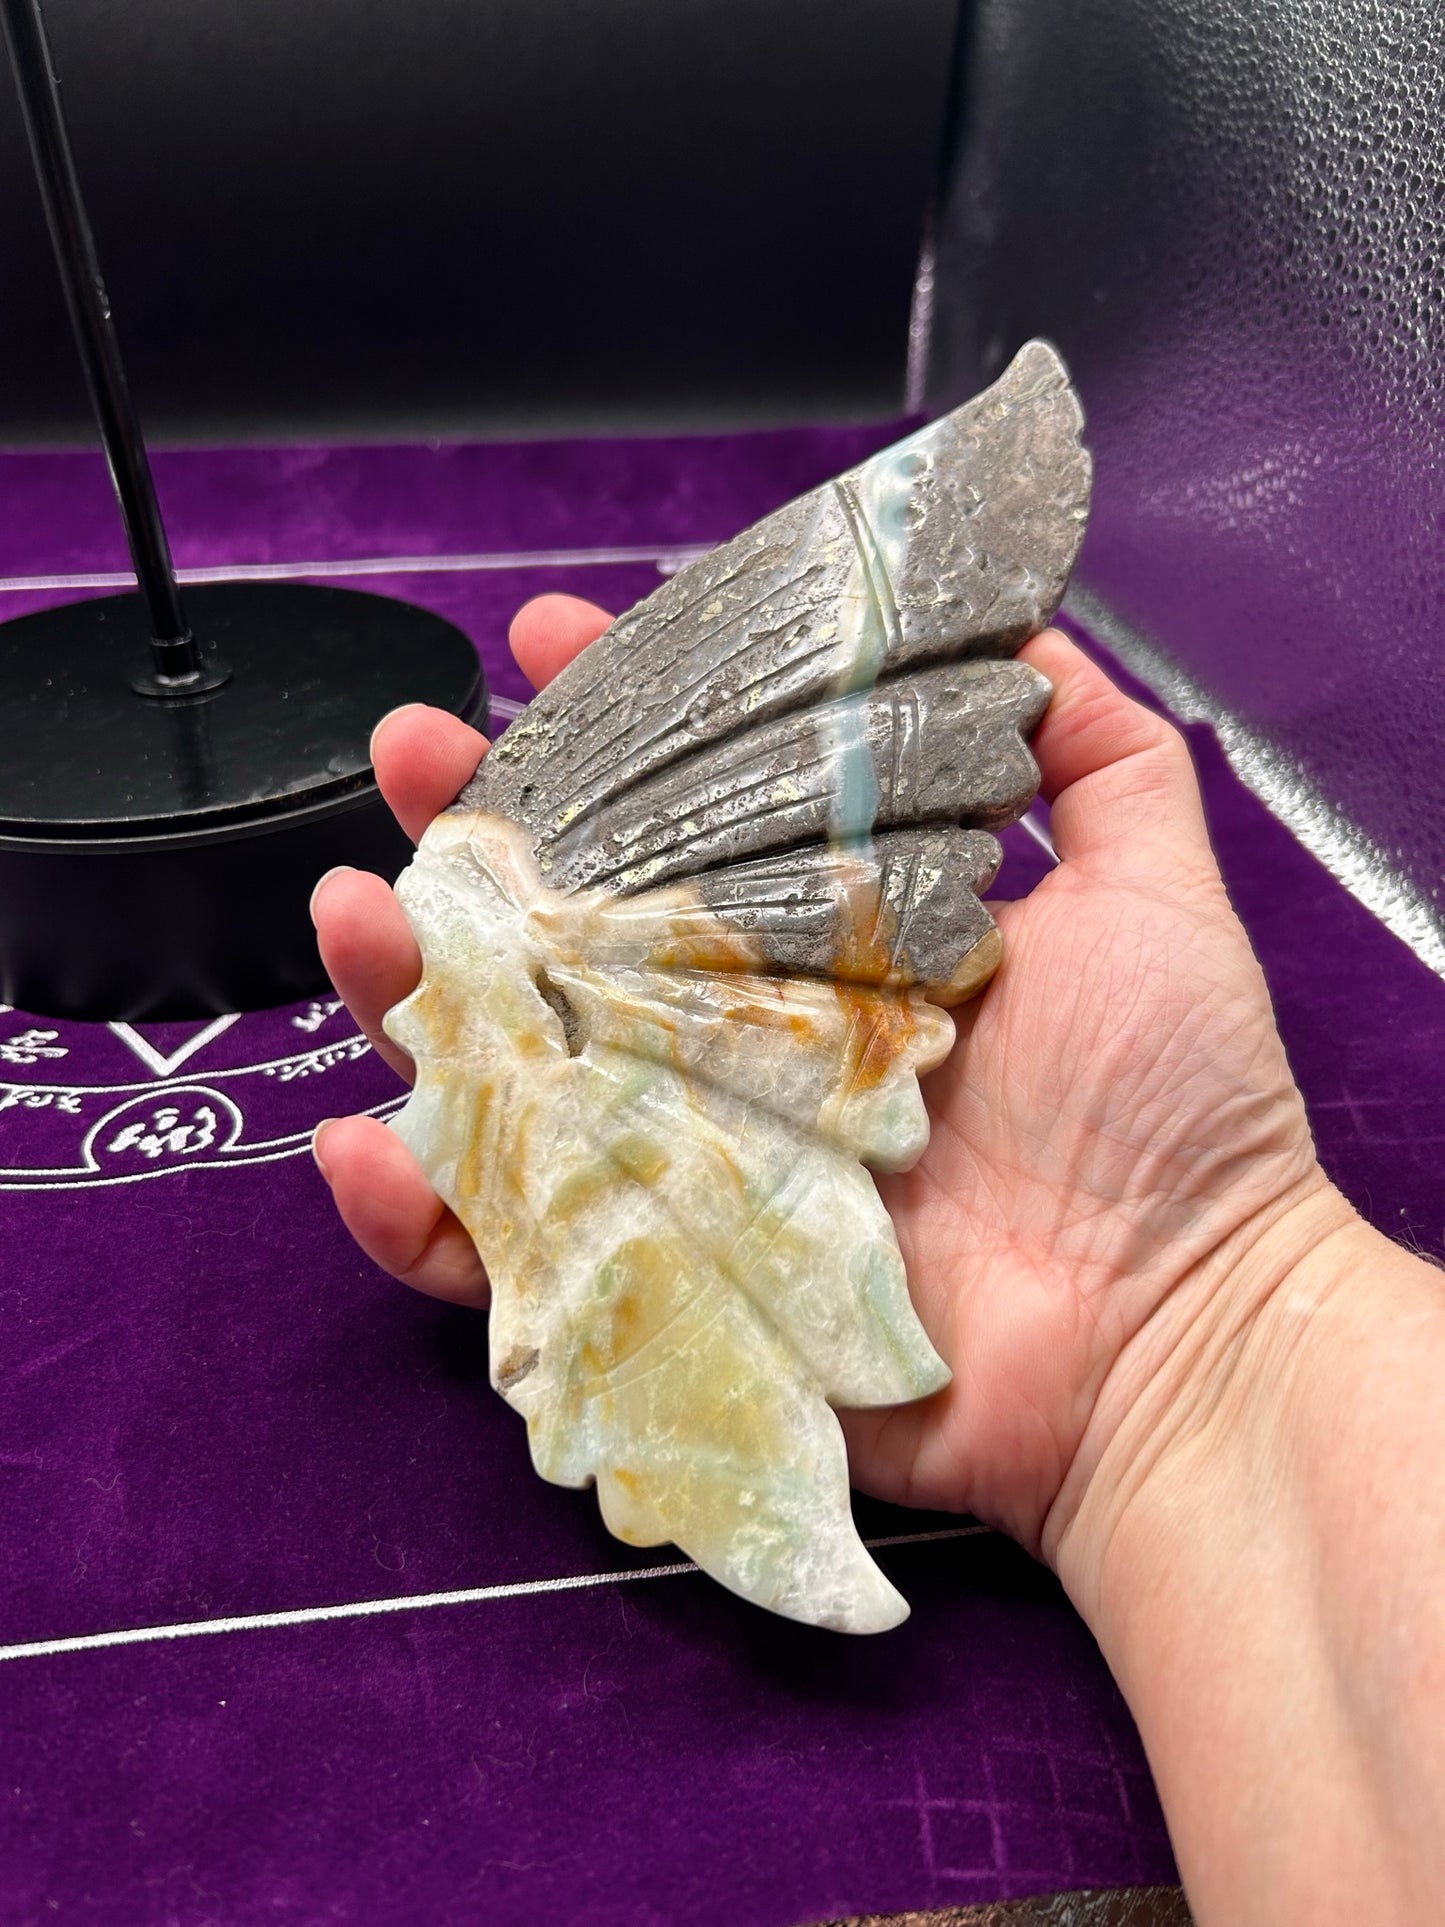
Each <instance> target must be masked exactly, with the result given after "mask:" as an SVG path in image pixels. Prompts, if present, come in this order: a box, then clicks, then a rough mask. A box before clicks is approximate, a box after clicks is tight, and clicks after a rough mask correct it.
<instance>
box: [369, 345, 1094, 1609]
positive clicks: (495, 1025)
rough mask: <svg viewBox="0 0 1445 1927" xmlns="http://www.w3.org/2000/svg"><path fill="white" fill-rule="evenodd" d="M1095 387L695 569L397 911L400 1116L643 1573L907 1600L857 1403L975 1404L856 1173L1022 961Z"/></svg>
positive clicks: (794, 516) (512, 766)
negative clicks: (948, 1398)
mask: <svg viewBox="0 0 1445 1927" xmlns="http://www.w3.org/2000/svg"><path fill="white" fill-rule="evenodd" d="M1081 426H1082V417H1081V414H1080V411H1079V406H1078V402H1077V400H1076V398H1075V396H1074V394H1073V391H1072V389H1071V388H1070V387H1069V384H1068V377H1067V374H1066V373H1065V371H1064V369H1063V366H1062V364H1061V363H1060V362H1059V360H1058V357H1057V356H1056V355H1055V354H1054V352H1053V351H1052V350H1051V349H1050V348H1048V347H1047V346H1046V345H1045V344H1044V343H1041V342H1032V343H1029V344H1028V345H1027V346H1026V347H1025V348H1024V349H1023V350H1022V351H1021V353H1020V354H1019V356H1018V357H1017V359H1016V360H1015V362H1014V363H1013V365H1012V366H1011V367H1010V368H1009V370H1008V371H1007V372H1006V373H1005V375H1004V376H1003V377H1002V378H1001V379H1000V381H999V382H998V383H996V384H995V386H994V387H993V388H991V389H990V390H988V391H987V392H986V393H985V394H983V395H981V396H979V397H977V398H975V400H973V401H972V402H970V403H968V404H967V405H966V406H965V407H963V408H961V409H959V410H958V411H957V412H956V413H954V414H953V415H950V416H947V417H945V418H944V419H943V420H942V421H939V422H936V423H933V424H932V425H930V426H929V427H927V428H924V429H921V430H919V431H918V432H917V433H916V434H914V435H912V436H910V437H908V438H907V439H906V440H905V441H903V442H900V443H899V444H897V445H896V446H895V447H893V448H891V449H885V450H884V451H883V452H882V453H881V454H879V455H876V456H874V457H873V458H872V459H871V460H869V461H867V462H865V463H864V464H862V465H861V466H860V467H858V468H856V469H853V470H851V471H850V472H849V473H847V474H845V475H843V476H841V477H840V478H839V479H838V480H836V481H834V482H831V483H828V484H825V485H824V486H823V487H822V488H820V489H817V490H815V491H814V492H813V493H812V494H811V495H807V496H804V497H802V498H801V499H800V500H798V501H796V502H793V503H791V504H789V505H788V506H786V507H784V508H782V509H780V510H778V511H777V512H776V513H775V514H773V515H771V516H769V517H767V518H766V519H765V520H764V521H762V522H760V523H758V524H757V525H756V526H755V527H753V528H752V529H749V530H747V531H746V532H745V533H744V534H742V535H740V536H738V537H737V538H736V539H735V540H733V541H732V542H730V543H727V544H724V546H723V547H722V548H720V549H717V550H715V551H713V552H712V553H711V554H709V555H707V556H704V557H702V558H701V559H700V560H698V561H696V562H694V563H692V564H691V565H690V566H688V567H685V568H683V569H682V570H680V571H679V572H678V574H677V575H675V576H674V577H673V578H672V579H671V580H670V581H669V582H668V583H666V584H665V586H664V587H662V588H661V589H659V590H657V591H656V593H655V594H653V595H652V596H651V597H649V598H648V599H647V600H646V601H645V602H643V603H642V604H640V605H639V606H638V607H637V608H636V609H634V610H633V611H632V612H631V613H630V614H628V615H626V616H623V617H622V618H620V619H619V620H618V621H617V622H615V623H614V624H613V625H612V627H611V628H610V629H609V630H608V632H607V633H606V635H604V636H603V637H602V638H601V639H600V640H599V641H598V642H597V643H595V644H594V645H593V647H592V648H591V649H589V650H588V651H587V652H586V653H585V654H584V655H583V656H582V657H580V658H579V659H578V660H577V662H576V663H574V664H573V665H572V666H571V667H570V668H569V669H568V670H566V671H564V672H563V674H562V675H561V676H559V677H558V678H557V680H556V682H555V683H553V684H552V685H551V686H550V688H549V689H548V690H547V692H546V693H545V694H544V695H542V696H540V697H539V698H538V699H537V700H536V701H535V702H533V703H532V704H531V706H530V708H529V709H528V711H527V712H526V713H525V714H524V715H523V716H522V717H521V719H520V720H519V721H518V722H517V723H516V724H515V725H514V727H513V728H512V729H511V730H510V731H508V733H507V734H506V736H505V737H503V739H502V741H501V742H500V743H499V744H498V746H497V748H496V749H495V750H494V751H492V752H491V754H490V755H489V756H488V757H487V758H486V759H485V760H484V762H483V763H482V765H481V767H480V769H479V770H478V772H477V775H476V776H475V778H474V779H473V780H472V781H471V782H470V783H469V784H468V785H467V786H466V788H465V789H464V790H463V792H462V794H461V796H460V797H459V798H458V799H457V802H456V803H455V804H454V805H453V806H452V807H451V808H450V809H449V810H447V811H445V812H443V814H442V815H441V816H440V817H439V818H438V819H437V821H436V822H435V823H434V824H433V825H432V827H431V829H430V830H429V832H428V833H427V836H426V838H425V839H424V841H423V843H422V846H421V849H420V851H419V853H418V856H417V858H416V861H415V862H414V864H413V865H412V867H411V868H410V869H409V870H408V871H407V873H406V874H405V875H404V876H403V878H402V879H401V882H400V883H399V885H398V895H399V896H400V899H401V902H402V905H403V908H404V909H405V910H406V913H407V916H408V918H409V920H410V922H411V925H412V928H413V930H414V931H415V932H416V935H417V938H418V941H419V942H420V945H421V948H422V954H423V960H424V976H423V980H422V983H421V985H420V987H419V989H418V990H417V991H416V992H415V994H414V995H413V996H412V997H411V998H409V999H408V1000H407V1001H406V1002H405V1003H404V1004H402V1005H400V1006H399V1007H398V1008H397V1009H396V1010H395V1011H393V1012H392V1013H391V1014H390V1016H389V1018H388V1020H387V1028H388V1030H389V1032H390V1034H391V1035H392V1037H393V1038H394V1039H395V1040H396V1042H397V1043H399V1044H401V1045H402V1046H403V1047H404V1048H405V1049H407V1050H408V1051H409V1052H410V1053H411V1056H412V1058H413V1059H414V1061H415V1063H416V1066H417V1084H416V1090H415V1093H414V1095H413V1097H412V1098H411V1100H410V1102H409V1103H408V1105H407V1106H406V1108H405V1110H404V1111H403V1112H402V1113H401V1115H400V1116H399V1118H398V1119H397V1125H396V1128H397V1129H398V1130H399V1131H400V1132H401V1134H402V1136H403V1137H404V1138H405V1139H406V1141H407V1143H408V1144H409V1145H410V1146H411V1147H412V1149H413V1150H414V1151H415V1152H416V1154H417V1156H418V1157H419V1159H420V1160H421V1162H422V1164H423V1165H424V1167H425V1168H426V1170H427V1172H428V1174H429V1175H430V1176H431V1178H432V1180H433V1182H434V1183H435V1184H436V1186H437V1189H438V1191H439V1192H440V1194H441V1196H442V1197H443V1198H445V1199H446V1201H447V1202H448V1204H450V1205H451V1207H452V1209H453V1210H454V1211H455V1212H456V1213H457V1215H458V1216H459V1217H460V1218H461V1220H462V1222H463V1223H464V1224H465V1225H466V1227H467V1229H468V1230H469V1231H470V1232H471V1234H472V1236H473V1238H474V1240H475V1242H476V1245H477V1248H478V1250H479V1252H480V1253H481V1255H482V1257H483V1260H484V1262H485V1263H486V1266H487V1269H488V1272H489V1274H490V1276H491V1280H492V1286H493V1311H492V1350H493V1360H494V1367H493V1369H494V1383H495V1384H496V1385H497V1388H498V1389H499V1390H500V1391H501V1392H502V1393H503V1395H504V1396H505V1397H506V1398H507V1399H508V1400H509V1402H510V1403H512V1404H513V1405H514V1406H515V1407H516V1408H517V1409H518V1410H519V1411H521V1412H522V1413H523V1414H524V1416H525V1417H526V1420H527V1424H528V1431H529V1437H530V1442H531V1447H532V1457H533V1462H534V1464H535V1465H536V1467H537V1469H538V1471H539V1472H540V1473H541V1474H542V1475H543V1476H544V1477H545V1478H548V1479H551V1480H553V1481H555V1482H556V1483H558V1484H562V1485H589V1484H593V1483H595V1484H596V1486H597V1489H598V1497H599V1502H600V1504H601V1508H602V1513H603V1517H604V1518H605V1519H606V1521H607V1523H608V1525H609V1526H610V1527H611V1529H612V1530H613V1531H614V1532H615V1533H616V1534H617V1535H618V1537H619V1538H622V1539H623V1540H625V1541H627V1542H628V1543H629V1544H633V1545H657V1544H662V1543H664V1542H667V1541H674V1542H675V1543H676V1544H678V1545H679V1546H680V1547H682V1548H683V1550H684V1551H686V1552H687V1553H689V1554H690V1555H691V1556H692V1557H693V1558H694V1559H695V1560H696V1561H697V1562H698V1564H699V1565H701V1566H702V1567H703V1568H704V1569H705V1570H706V1571H708V1572H710V1573H712V1574H713V1575H714V1576H715V1577H716V1578H718V1579H720V1580H721V1581H722V1582H723V1583H724V1584H725V1585H728V1586H730V1587H732V1588H733V1590H735V1591H737V1592H739V1593H742V1594H743V1595H744V1596H745V1597H747V1598H750V1599H753V1600H756V1601H757V1602H758V1603H760V1604H762V1605H765V1606H768V1607H770V1608H771V1609H772V1610H774V1611H776V1612H780V1613H784V1614H786V1615H788V1616H789V1617H792V1618H797V1619H803V1620H807V1621H810V1622H812V1623H815V1624H818V1625H824V1626H831V1627H835V1628H838V1629H840V1630H845V1631H850V1632H869V1631H880V1630H882V1629H884V1628H885V1627H888V1626H892V1625H896V1624H897V1623H898V1621H899V1620H900V1619H901V1618H903V1617H904V1616H905V1615H906V1612H907V1606H906V1604H905V1603H904V1601H903V1600H902V1598H901V1596H900V1595H899V1594H898V1593H897V1592H896V1591H895V1590H894V1589H893V1587H892V1586H891V1585H889V1584H888V1582H887V1581H886V1580H884V1579H883V1577H882V1575H881V1573H880V1572H879V1571H878V1569H877V1567H876V1566H875V1565H874V1564H873V1562H872V1561H871V1560H870V1559H869V1557H868V1555H867V1553H866V1551H865V1550H864V1548H863V1546H862V1543H861V1541H860V1540H859V1538H858V1535H857V1533H856V1531H855V1529H854V1527H853V1523H852V1518H851V1513H850V1509H849V1496H848V1476H847V1458H846V1453H845V1450H844V1444H843V1436H842V1431H841V1428H840V1427H839V1425H838V1423H837V1420H836V1418H835V1417H834V1415H833V1412H832V1410H831V1409H830V1408H831V1407H834V1406H881V1405H893V1404H898V1403H901V1402H905V1401H907V1400H911V1399H916V1398H921V1397H924V1396H926V1395H927V1394H928V1393H930V1392H932V1391H935V1390H937V1389H938V1388H939V1387H940V1386H941V1385H943V1384H944V1383H946V1382H947V1378H948V1372H947V1369H946V1367H945V1366H944V1365H943V1364H942V1362H941V1361H940V1360H939V1359H938V1358H937V1357H936V1355H935V1354H934V1352H933V1350H932V1348H931V1346H930V1345H929V1344H928V1342H927V1339H926V1337H925V1336H924V1333H923V1330H922V1327H921V1326H920V1325H919V1323H918V1321H917V1318H916V1317H915V1315H914V1313H913V1310H912V1307H911V1305H910V1303H909V1299H908V1292H907V1281H906V1278H905V1275H904V1268H903V1261H902V1258H901V1256H900V1254H899V1250H898V1245H897V1240H896V1238H895V1237H894V1234H893V1229H892V1226H891V1224H890V1223H889V1220H888V1217H887V1214H886V1212H885V1211H884V1209H883V1207H882V1204H881V1203H880V1201H879V1198H878V1194H877V1191H876V1189H875V1188H874V1185H873V1182H872V1180H871V1178H870V1177H869V1175H868V1172H867V1170H866V1169H865V1168H864V1167H865V1166H871V1167H872V1168H873V1169H876V1170H902V1169H906V1168H907V1167H908V1166H909V1165H910V1164H912V1163H913V1162H914V1161H915V1160H916V1159H917V1158H918V1157H919V1156H920V1155H921V1153H922V1151H923V1148H924V1146H925V1145H926V1143H927V1140H928V1119H927V1114H926V1112H925V1110H924V1107H923V1101H922V1097H921V1094H920V1092H919V1088H918V1075H919V1074H920V1073H921V1072H922V1071H925V1070H928V1069H930V1068H932V1067H933V1066H934V1065H936V1064H938V1063H940V1062H941V1061H942V1059H943V1058H944V1057H945V1056H946V1055H947V1053H948V1050H949V1049H950V1047H951V1045H952V1042H953V1025H952V1022H951V1020H950V1019H949V1017H948V1016H947V1014H946V1011H945V1010H944V1009H942V1008H940V1006H943V1005H947V1004H951V1003H956V1002H957V1001H959V999H961V998H962V997H965V996H968V995H970V994H972V993H973V992H975V991H976V990H978V989H979V988H980V987H981V986H982V985H983V983H985V982H986V981H987V979H988V977H989V975H990V974H991V973H992V971H993V969H994V968H995V967H996V966H997V963H998V959H999V948H1000V947H999V939H998V932H997V930H996V929H995V927H994V924H993V921H992V919H991V918H990V916H989V914H988V912H987V910H986V909H985V908H984V906H983V904H982V902H981V901H980V894H979V893H980V892H981V891H982V890H984V889H986V888H987V886H988V884H989V883H990V882H991V881H992V878H993V875H994V873H995V871H996V869H997V867H998V862H999V850H998V845H997V843H996V841H995V839H994V837H993V836H992V835H991V834H990V832H991V831H995V830H999V829H1002V828H1004V827H1006V826H1007V825H1008V824H1009V823H1011V822H1013V821H1015V820H1016V819H1017V818H1018V817H1019V816H1020V815H1021V814H1022V812H1023V811H1024V810H1025V809H1026V808H1027V807H1028V805H1029V803H1030V802H1031V800H1032V798H1033V795H1034V792H1035V789H1036V787H1037V782H1038V772H1037V769H1036V766H1035V764H1034V761H1033V758H1032V756H1031V755H1030V754H1029V750H1028V747H1027V742H1026V738H1027V736H1028V733H1029V732H1030V730H1031V729H1032V728H1033V726H1034V725H1035V724H1036V723H1037V722H1038V720H1039V718H1040V716H1041V715H1042V714H1043V711H1044V708H1045V706H1046V705H1047V702H1048V699H1049V694H1050V691H1049V685H1048V683H1047V682H1046V680H1045V679H1044V677H1042V676H1041V675H1039V674H1038V672H1037V671H1036V670H1033V669H1031V668H1029V667H1028V666H1027V665H1025V664H1022V663H1018V662H1015V661H1013V660H1012V659H1011V658H1012V656H1013V654H1014V652H1015V651H1016V650H1017V649H1018V647H1019V646H1020V645H1021V644H1022V643H1023V642H1024V641H1025V640H1026V639H1027V638H1028V637H1029V636H1031V635H1033V634H1035V633H1036V632H1037V631H1038V630H1039V629H1040V628H1042V627H1043V625H1044V624H1045V623H1046V622H1047V621H1048V619H1049V617H1050V616H1051V615H1052V613H1053V611H1054V608H1055V607H1056V606H1057V603H1058V601H1059V598H1060V597H1061V595H1062V593H1063V590H1064V586H1065V584H1066V582H1067V579H1068V573H1069V569H1070V567H1071V565H1072V562H1073V558H1074V555H1075V552H1076V550H1077V548H1078V544H1079V541H1080V539H1081V537H1082V534H1083V527H1084V520H1085V516H1086V513H1087V506H1088V491H1089V476H1090V469H1089V460H1088V456H1087V455H1086V454H1085V452H1084V451H1083V449H1082V448H1081V446H1080V443H1079V431H1080V428H1081Z"/></svg>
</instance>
